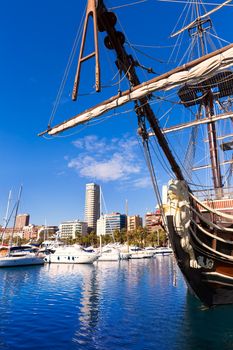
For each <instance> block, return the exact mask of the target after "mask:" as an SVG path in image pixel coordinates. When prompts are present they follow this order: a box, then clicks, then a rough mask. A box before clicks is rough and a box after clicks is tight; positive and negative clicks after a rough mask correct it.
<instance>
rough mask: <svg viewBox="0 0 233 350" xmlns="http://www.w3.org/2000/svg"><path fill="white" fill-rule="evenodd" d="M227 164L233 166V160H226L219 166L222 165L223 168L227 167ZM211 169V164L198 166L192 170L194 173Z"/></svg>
mask: <svg viewBox="0 0 233 350" xmlns="http://www.w3.org/2000/svg"><path fill="white" fill-rule="evenodd" d="M227 164H233V160H232V159H230V160H226V161H225V162H222V163H219V165H221V166H223V165H227ZM211 167H212V165H211V164H207V165H200V166H197V167H194V168H192V170H193V171H196V170H203V169H207V168H211Z"/></svg>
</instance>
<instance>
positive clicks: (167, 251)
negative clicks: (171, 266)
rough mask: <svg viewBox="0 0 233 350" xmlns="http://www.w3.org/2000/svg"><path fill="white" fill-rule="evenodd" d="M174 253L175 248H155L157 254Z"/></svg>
mask: <svg viewBox="0 0 233 350" xmlns="http://www.w3.org/2000/svg"><path fill="white" fill-rule="evenodd" d="M172 253H173V250H172V249H171V248H169V247H158V248H155V254H156V255H170V254H172Z"/></svg>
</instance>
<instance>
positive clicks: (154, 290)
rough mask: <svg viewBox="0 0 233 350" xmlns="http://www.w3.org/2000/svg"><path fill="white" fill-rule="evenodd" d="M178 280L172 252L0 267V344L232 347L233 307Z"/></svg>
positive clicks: (122, 349)
mask: <svg viewBox="0 0 233 350" xmlns="http://www.w3.org/2000/svg"><path fill="white" fill-rule="evenodd" d="M173 282H174V266H173V260H172V257H157V258H155V259H148V260H146V259H144V260H130V261H122V262H120V263H116V262H111V263H110V262H109V263H105V262H102V263H99V264H96V265H93V266H89V265H55V264H51V265H45V266H38V267H27V268H25V267H24V268H9V269H0V297H1V304H0V315H1V316H0V349H12V350H13V349H30V350H31V349H33V350H37V349H46V350H47V349H56V350H60V349H67V350H79V349H80V350H84V349H85V350H92V349H93V350H94V349H98V350H110V349H111V350H127V349H130V350H153V349H233V307H232V306H224V307H218V308H214V309H205V308H203V307H202V306H201V304H200V303H199V302H198V301H197V300H196V299H194V298H193V297H192V296H190V295H187V289H186V286H185V283H184V281H183V278H182V276H181V275H180V273H179V272H178V271H177V278H176V287H175V286H174V285H173Z"/></svg>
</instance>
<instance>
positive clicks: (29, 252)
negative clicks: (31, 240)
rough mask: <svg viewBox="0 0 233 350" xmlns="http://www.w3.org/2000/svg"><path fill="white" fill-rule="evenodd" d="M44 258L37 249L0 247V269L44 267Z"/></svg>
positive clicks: (27, 246) (29, 247)
mask: <svg viewBox="0 0 233 350" xmlns="http://www.w3.org/2000/svg"><path fill="white" fill-rule="evenodd" d="M43 264H44V260H43V256H42V255H40V253H38V251H37V249H35V248H33V247H31V246H29V245H26V246H12V247H7V246H2V247H0V267H16V266H29V265H43Z"/></svg>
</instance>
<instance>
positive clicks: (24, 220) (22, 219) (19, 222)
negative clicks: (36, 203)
mask: <svg viewBox="0 0 233 350" xmlns="http://www.w3.org/2000/svg"><path fill="white" fill-rule="evenodd" d="M29 219H30V215H29V214H19V215H17V216H16V221H15V227H16V228H17V229H20V230H21V229H22V228H23V227H24V226H28V225H29Z"/></svg>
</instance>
